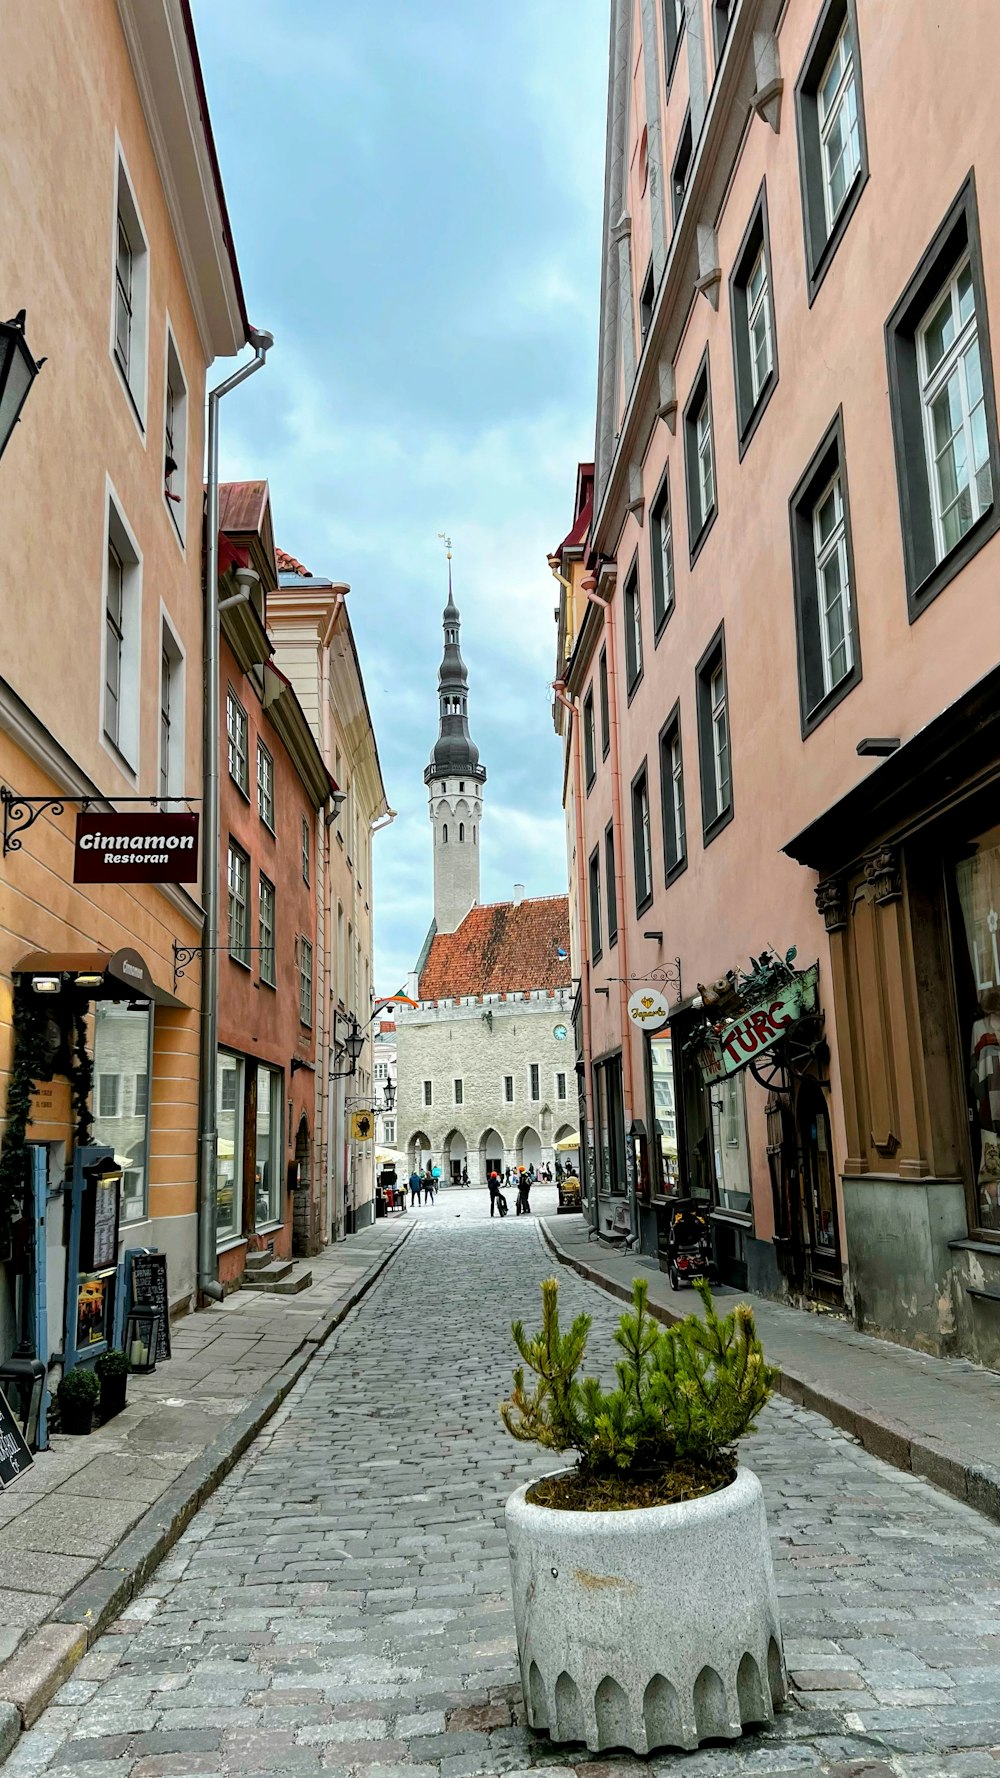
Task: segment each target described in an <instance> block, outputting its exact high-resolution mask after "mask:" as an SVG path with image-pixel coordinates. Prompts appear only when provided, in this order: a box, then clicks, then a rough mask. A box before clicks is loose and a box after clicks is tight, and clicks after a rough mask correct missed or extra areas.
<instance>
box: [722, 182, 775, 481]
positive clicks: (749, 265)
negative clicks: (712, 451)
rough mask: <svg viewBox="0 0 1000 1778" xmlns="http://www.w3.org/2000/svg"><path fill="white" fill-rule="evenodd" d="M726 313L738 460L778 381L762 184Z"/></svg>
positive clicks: (730, 283) (744, 241)
mask: <svg viewBox="0 0 1000 1778" xmlns="http://www.w3.org/2000/svg"><path fill="white" fill-rule="evenodd" d="M729 313H730V318H731V321H732V329H733V369H734V373H735V382H736V420H737V425H738V428H739V441H740V456H741V457H742V456H743V453H744V452H745V450H746V448H747V446H748V444H749V443H750V440H751V438H752V437H753V435H754V433H755V432H756V430H757V427H758V425H759V423H760V419H761V415H762V414H763V412H764V409H765V408H766V407H767V404H768V402H769V401H770V399H771V396H772V394H773V393H774V390H775V387H776V385H777V381H778V362H777V353H776V350H775V343H774V313H773V309H772V304H771V243H770V237H769V235H768V229H767V192H766V188H765V187H764V186H763V185H762V186H761V188H760V191H759V192H758V194H757V200H756V202H755V204H754V207H753V212H752V214H751V217H750V221H749V223H748V224H747V229H746V233H745V234H744V236H743V240H742V243H741V245H740V248H739V252H738V253H737V255H736V263H735V265H734V267H733V270H732V274H731V276H730V279H729Z"/></svg>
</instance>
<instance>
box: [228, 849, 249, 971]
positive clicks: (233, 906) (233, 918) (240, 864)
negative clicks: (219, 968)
mask: <svg viewBox="0 0 1000 1778" xmlns="http://www.w3.org/2000/svg"><path fill="white" fill-rule="evenodd" d="M249 875H250V860H249V858H248V857H247V855H246V853H245V852H244V851H243V848H242V847H241V846H238V845H237V844H236V842H235V840H230V842H229V861H228V876H229V955H230V957H235V959H236V961H237V963H245V964H246V965H247V967H248V968H249V966H250V936H249V932H248V929H247V884H248V880H249Z"/></svg>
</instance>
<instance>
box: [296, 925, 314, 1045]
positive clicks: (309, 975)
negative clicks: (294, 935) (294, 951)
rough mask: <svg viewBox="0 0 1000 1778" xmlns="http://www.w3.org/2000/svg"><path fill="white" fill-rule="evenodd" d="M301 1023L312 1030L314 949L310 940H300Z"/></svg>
mask: <svg viewBox="0 0 1000 1778" xmlns="http://www.w3.org/2000/svg"><path fill="white" fill-rule="evenodd" d="M299 1022H300V1024H303V1025H305V1026H307V1027H308V1028H309V1029H311V1028H312V1022H313V948H312V942H311V940H309V939H308V938H304V937H300V938H299Z"/></svg>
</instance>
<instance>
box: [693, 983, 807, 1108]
mask: <svg viewBox="0 0 1000 1778" xmlns="http://www.w3.org/2000/svg"><path fill="white" fill-rule="evenodd" d="M818 983H819V964H818V963H814V964H813V965H812V967H811V968H810V969H803V970H802V971H801V972H800V973H799V974H798V975H796V976H794V977H793V978H792V980H791V981H788V982H779V983H776V985H775V987H774V988H773V989H772V990H771V992H770V993H769V994H768V995H767V996H766V998H763V999H761V1000H759V1001H757V1002H756V1003H755V1004H753V1005H750V1006H748V1007H746V1009H745V1010H744V1011H743V1012H741V1013H740V1016H739V1018H736V1019H729V1020H727V1022H726V1023H725V1024H724V1025H723V1026H722V1027H721V1028H720V1029H719V1030H718V1031H709V1032H707V1033H706V1035H705V1039H704V1042H703V1043H702V1045H701V1048H700V1049H699V1051H698V1060H699V1062H700V1064H701V1071H702V1074H703V1076H704V1078H705V1080H706V1082H707V1083H708V1084H709V1085H711V1084H712V1082H713V1081H716V1080H722V1079H724V1078H725V1077H726V1076H727V1075H730V1074H739V1073H740V1070H741V1069H743V1068H746V1067H748V1066H749V1064H750V1063H751V1062H752V1061H754V1059H755V1058H756V1057H757V1056H759V1055H762V1054H763V1052H764V1050H769V1049H771V1048H772V1046H773V1045H774V1044H776V1043H778V1042H779V1040H780V1039H781V1038H782V1037H784V1036H786V1035H787V1033H788V1031H789V1029H790V1028H791V1026H792V1025H794V1024H795V1023H796V1021H797V1020H798V1019H800V1018H801V1017H802V1015H803V1014H804V1013H809V1012H815V1011H816V1004H817V987H818Z"/></svg>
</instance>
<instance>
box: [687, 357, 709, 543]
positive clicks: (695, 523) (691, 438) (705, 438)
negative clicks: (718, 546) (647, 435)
mask: <svg viewBox="0 0 1000 1778" xmlns="http://www.w3.org/2000/svg"><path fill="white" fill-rule="evenodd" d="M684 468H685V475H686V479H687V499H688V542H689V547H690V551H691V566H692V568H693V567H694V564H695V562H696V561H697V559H698V556H699V554H700V552H701V548H702V545H703V544H704V542H705V539H706V537H707V536H708V533H709V531H710V530H711V529H712V525H713V523H714V521H715V515H716V503H715V451H714V446H713V442H712V389H711V383H710V380H709V369H708V348H707V347H706V349H705V355H704V357H703V358H702V361H701V364H700V365H699V367H698V374H697V376H696V377H695V380H694V384H693V386H692V389H691V393H690V395H689V396H688V399H687V406H686V407H685V409H684Z"/></svg>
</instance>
